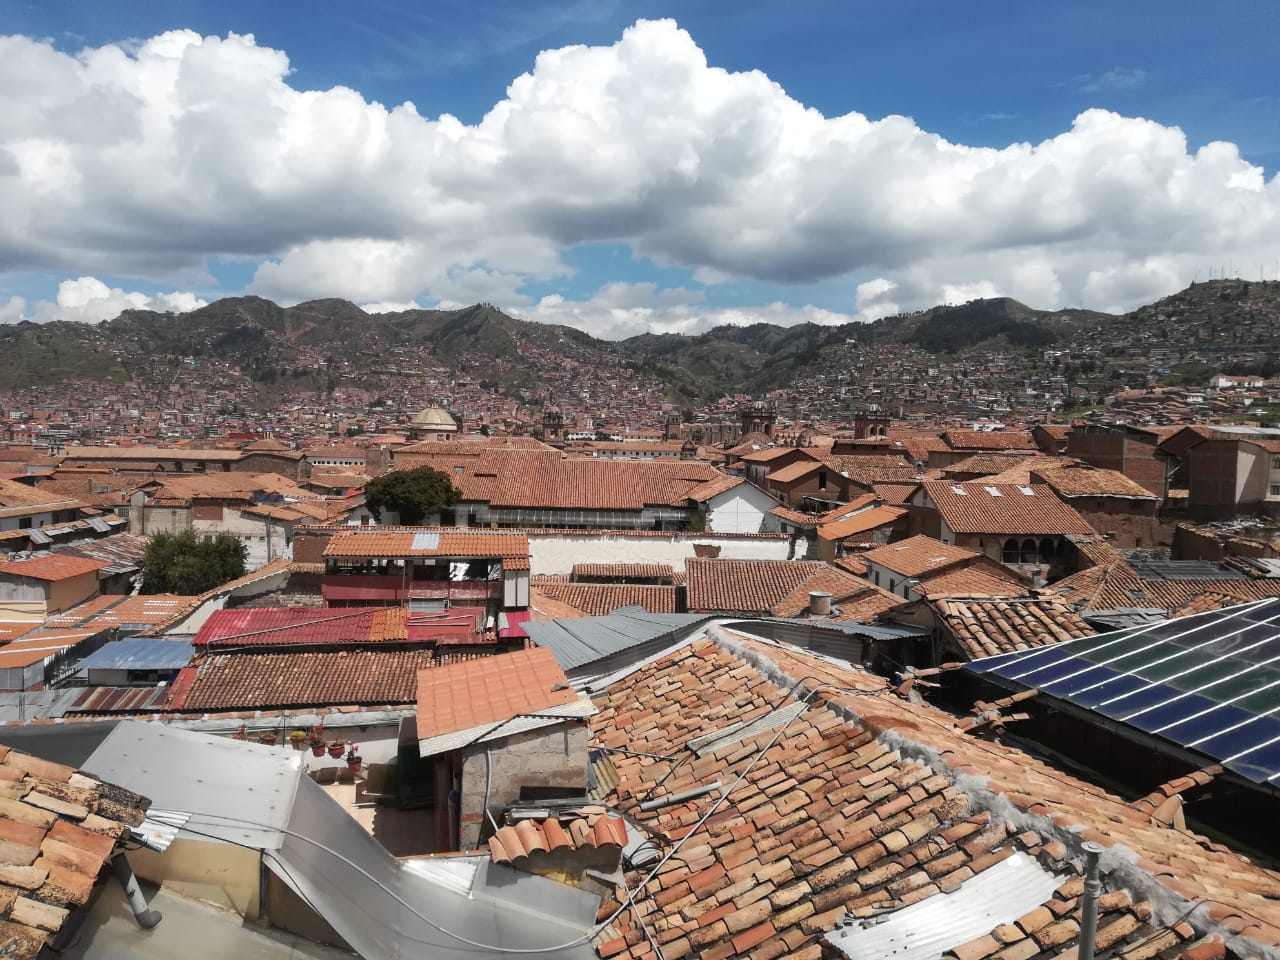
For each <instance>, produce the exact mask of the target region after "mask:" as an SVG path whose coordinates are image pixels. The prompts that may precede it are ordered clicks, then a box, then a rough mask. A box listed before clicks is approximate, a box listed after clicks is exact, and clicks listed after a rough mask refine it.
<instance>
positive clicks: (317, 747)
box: [311, 723, 325, 757]
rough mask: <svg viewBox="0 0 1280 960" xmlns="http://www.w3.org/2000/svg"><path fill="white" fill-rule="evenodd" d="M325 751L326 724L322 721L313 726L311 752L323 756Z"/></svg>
mask: <svg viewBox="0 0 1280 960" xmlns="http://www.w3.org/2000/svg"><path fill="white" fill-rule="evenodd" d="M324 751H325V743H324V724H323V723H322V724H319V725H318V726H314V727H312V728H311V753H312V755H314V756H317V757H323V756H324Z"/></svg>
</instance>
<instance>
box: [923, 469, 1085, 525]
mask: <svg viewBox="0 0 1280 960" xmlns="http://www.w3.org/2000/svg"><path fill="white" fill-rule="evenodd" d="M924 489H925V492H926V494H928V496H929V499H930V500H932V501H933V502H934V503H935V504H936V505H937V507H938V513H939V514H940V515H941V517H942V519H943V520H944V521H945V522H946V524H947V526H948V527H950V528H951V530H952V532H954V533H993V534H1007V535H1023V534H1025V535H1028V536H1052V535H1061V534H1071V533H1083V534H1089V533H1095V532H1096V531H1095V530H1094V529H1093V527H1091V526H1089V524H1088V522H1087V521H1086V520H1085V519H1084V517H1082V516H1080V514H1078V513H1077V512H1076V511H1075V510H1074V509H1073V508H1072V507H1070V506H1068V505H1067V504H1065V503H1063V502H1062V500H1060V499H1059V498H1058V495H1057V494H1055V493H1054V492H1053V490H1052V489H1051V488H1049V487H1047V486H1045V485H1044V484H1029V485H1027V486H1017V485H1009V486H997V485H994V484H986V485H984V484H982V483H980V482H973V483H954V484H953V483H946V482H943V481H928V482H926V483H925V484H924ZM993 490H994V491H995V493H994V494H993V493H992V492H991V491H993ZM1024 491H1029V492H1024Z"/></svg>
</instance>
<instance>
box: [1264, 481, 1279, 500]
mask: <svg viewBox="0 0 1280 960" xmlns="http://www.w3.org/2000/svg"><path fill="white" fill-rule="evenodd" d="M1270 491H1271V492H1270V493H1268V494H1267V496H1269V497H1280V483H1273V484H1271V487H1270Z"/></svg>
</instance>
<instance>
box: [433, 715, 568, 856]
mask: <svg viewBox="0 0 1280 960" xmlns="http://www.w3.org/2000/svg"><path fill="white" fill-rule="evenodd" d="M486 747H487V748H488V749H489V753H490V758H491V762H492V767H493V772H492V779H491V781H490V782H489V810H490V811H493V812H494V814H495V816H496V814H497V811H499V810H501V809H502V808H503V807H506V806H510V805H511V804H513V803H517V802H518V801H519V800H520V788H521V787H532V786H539V787H566V788H571V789H574V790H580V791H581V792H583V793H585V792H586V789H587V725H586V724H585V723H584V722H582V721H568V722H565V723H559V724H556V725H554V726H551V727H544V728H542V729H541V730H531V731H529V732H527V733H518V734H516V735H515V736H512V737H507V738H505V739H502V740H496V741H492V742H490V743H486V744H476V745H475V746H472V747H469V748H467V749H465V750H464V751H463V759H462V790H461V799H460V806H459V820H460V824H459V836H458V840H459V843H458V848H459V849H460V850H474V849H476V848H477V847H479V845H480V834H481V830H482V827H483V825H484V820H485V815H484V814H485V782H486V779H487V771H486V765H485V748H486Z"/></svg>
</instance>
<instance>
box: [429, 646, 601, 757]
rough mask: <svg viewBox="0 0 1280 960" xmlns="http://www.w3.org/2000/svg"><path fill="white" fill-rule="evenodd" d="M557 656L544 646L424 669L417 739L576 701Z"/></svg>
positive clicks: (491, 722)
mask: <svg viewBox="0 0 1280 960" xmlns="http://www.w3.org/2000/svg"><path fill="white" fill-rule="evenodd" d="M577 699H578V695H577V694H576V693H575V692H574V691H573V690H572V689H570V688H569V684H568V680H567V679H566V678H565V675H564V671H563V670H561V669H560V665H559V664H558V663H557V662H556V658H555V654H553V653H552V652H551V651H550V650H548V649H545V648H543V647H534V648H532V649H529V650H518V651H516V652H515V653H503V654H499V655H498V656H494V657H486V658H485V659H483V660H472V661H469V662H464V663H454V664H449V665H447V666H442V667H438V668H436V669H434V670H423V671H421V672H420V673H419V674H418V695H417V701H418V739H419V740H430V739H431V738H432V737H439V736H443V735H444V734H447V733H456V732H458V731H460V730H470V729H471V728H472V727H479V726H484V725H487V724H494V723H499V722H501V721H504V720H510V719H512V718H513V717H518V716H522V715H524V714H529V713H537V712H538V711H541V710H549V709H551V708H552V707H562V706H565V705H566V704H570V703H575V702H577Z"/></svg>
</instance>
